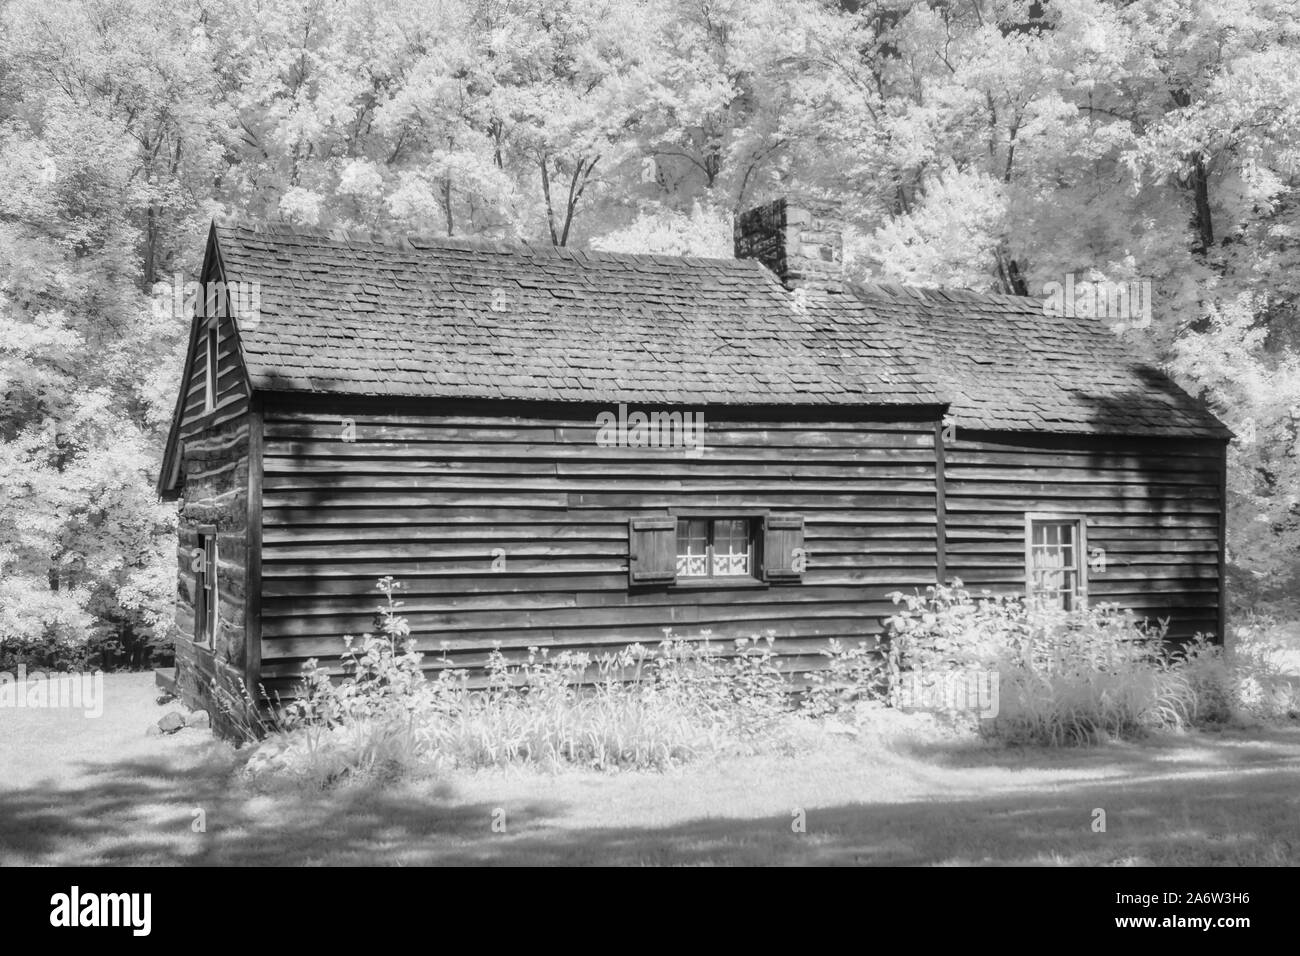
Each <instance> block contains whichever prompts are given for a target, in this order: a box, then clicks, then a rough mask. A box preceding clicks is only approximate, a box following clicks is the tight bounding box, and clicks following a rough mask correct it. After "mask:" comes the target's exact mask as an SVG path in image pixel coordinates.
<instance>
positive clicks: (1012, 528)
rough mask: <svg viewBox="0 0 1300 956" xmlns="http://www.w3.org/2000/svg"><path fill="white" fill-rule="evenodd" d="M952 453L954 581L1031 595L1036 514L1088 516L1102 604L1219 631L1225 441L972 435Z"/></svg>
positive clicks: (950, 557) (1094, 589)
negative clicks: (1028, 529) (1097, 553)
mask: <svg viewBox="0 0 1300 956" xmlns="http://www.w3.org/2000/svg"><path fill="white" fill-rule="evenodd" d="M955 439H956V440H950V441H948V442H947V444H946V448H945V468H944V473H945V485H944V487H945V510H946V537H947V558H946V567H947V574H948V576H949V577H958V578H960V579H961V580H962V581H963V582H964V583H966V584H967V585H968V586H970V587H971V589H972V590H984V589H987V590H990V591H993V592H1001V593H1006V592H1011V593H1023V592H1024V588H1025V523H1024V516H1025V512H1028V511H1035V512H1061V513H1066V514H1076V515H1082V516H1085V517H1086V519H1087V544H1088V548H1089V551H1090V552H1091V551H1093V550H1094V549H1102V550H1103V551H1104V555H1105V570H1099V569H1089V572H1088V590H1089V595H1090V599H1091V600H1092V601H1093V602H1094V603H1097V602H1101V601H1106V602H1114V603H1119V604H1121V605H1123V606H1125V607H1128V608H1131V609H1133V610H1134V611H1135V612H1137V613H1138V614H1139V615H1140V616H1142V617H1146V618H1150V619H1156V618H1161V619H1168V620H1169V621H1170V633H1171V635H1172V636H1175V637H1187V636H1190V635H1192V634H1194V633H1196V632H1198V631H1199V632H1205V633H1216V634H1217V633H1218V631H1219V629H1220V626H1219V598H1220V590H1219V585H1220V582H1219V574H1220V570H1219V560H1220V550H1219V549H1220V515H1221V513H1222V508H1223V500H1222V490H1221V487H1220V481H1219V475H1220V468H1221V465H1222V454H1223V445H1222V443H1221V442H1211V441H1200V442H1189V441H1179V440H1173V439H1142V440H1133V439H1123V438H1110V437H1107V438H1077V439H1064V438H1052V437H1045V436H1040V437H1036V438H1034V437H1026V436H1010V435H997V434H993V433H981V432H965V433H963V432H961V431H960V430H958V433H957V435H956V436H955Z"/></svg>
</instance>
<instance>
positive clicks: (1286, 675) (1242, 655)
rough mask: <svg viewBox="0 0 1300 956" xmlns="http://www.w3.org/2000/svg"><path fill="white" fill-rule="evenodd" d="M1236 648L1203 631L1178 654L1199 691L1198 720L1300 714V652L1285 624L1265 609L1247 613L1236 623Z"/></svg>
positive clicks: (1220, 721)
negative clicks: (1289, 638) (1292, 644)
mask: <svg viewBox="0 0 1300 956" xmlns="http://www.w3.org/2000/svg"><path fill="white" fill-rule="evenodd" d="M1232 638H1233V640H1232V649H1231V652H1230V653H1225V652H1224V650H1223V648H1222V647H1219V646H1218V645H1216V644H1211V643H1210V642H1209V641H1208V640H1206V639H1205V638H1204V637H1203V636H1200V635H1198V636H1197V639H1196V640H1194V641H1192V642H1191V643H1189V644H1188V645H1187V646H1186V647H1185V648H1183V649H1182V650H1181V651H1180V653H1179V657H1180V659H1181V661H1182V667H1183V669H1184V671H1185V673H1186V675H1187V678H1188V680H1189V681H1190V682H1191V685H1192V687H1193V689H1194V691H1195V700H1196V714H1195V720H1196V722H1197V723H1198V724H1202V725H1206V724H1209V725H1213V724H1227V723H1254V722H1259V721H1279V720H1288V719H1295V718H1296V717H1297V716H1300V667H1297V664H1298V663H1300V655H1297V653H1296V650H1295V649H1294V648H1292V647H1290V646H1289V642H1288V641H1287V639H1286V637H1285V635H1284V628H1283V627H1282V625H1280V624H1279V622H1278V621H1277V620H1276V619H1274V618H1271V617H1268V616H1265V615H1256V614H1248V615H1247V616H1246V618H1245V620H1243V621H1242V622H1240V623H1238V624H1236V625H1235V626H1234V627H1233V634H1232Z"/></svg>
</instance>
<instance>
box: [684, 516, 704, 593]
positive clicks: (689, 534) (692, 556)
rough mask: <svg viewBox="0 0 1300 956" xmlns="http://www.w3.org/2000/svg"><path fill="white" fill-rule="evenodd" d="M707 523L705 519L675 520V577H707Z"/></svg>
mask: <svg viewBox="0 0 1300 956" xmlns="http://www.w3.org/2000/svg"><path fill="white" fill-rule="evenodd" d="M708 554H709V522H708V519H706V518H679V519H677V575H678V577H687V578H702V577H706V576H708V573H709V566H708Z"/></svg>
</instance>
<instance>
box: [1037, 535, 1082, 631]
mask: <svg viewBox="0 0 1300 956" xmlns="http://www.w3.org/2000/svg"><path fill="white" fill-rule="evenodd" d="M1027 524H1028V526H1029V527H1028V529H1027V531H1028V535H1027V538H1028V540H1027V541H1026V549H1025V559H1026V560H1025V565H1026V566H1025V571H1026V585H1027V590H1028V592H1029V595H1030V597H1031V599H1032V600H1034V601H1035V602H1037V603H1039V604H1040V605H1044V606H1055V607H1059V608H1060V609H1062V610H1065V611H1070V610H1073V609H1074V608H1076V607H1077V606H1078V605H1079V604H1080V603H1081V602H1082V601H1083V600H1084V595H1085V589H1084V578H1083V563H1082V537H1083V519H1081V518H1032V517H1030V518H1028V519H1027Z"/></svg>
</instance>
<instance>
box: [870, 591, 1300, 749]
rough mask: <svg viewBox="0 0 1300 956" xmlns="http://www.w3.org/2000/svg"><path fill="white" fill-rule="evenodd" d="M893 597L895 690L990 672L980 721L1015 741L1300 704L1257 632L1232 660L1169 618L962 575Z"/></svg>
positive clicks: (1291, 681)
mask: <svg viewBox="0 0 1300 956" xmlns="http://www.w3.org/2000/svg"><path fill="white" fill-rule="evenodd" d="M894 597H895V602H896V603H898V602H901V603H902V604H903V609H902V610H900V611H899V613H898V614H896V615H894V616H893V617H892V618H890V620H889V622H888V626H889V630H890V641H889V652H888V659H889V673H890V690H891V697H892V699H893V700H894V701H895V702H896V703H897V702H898V701H899V696H900V690H901V688H902V687H903V681H904V679H905V678H908V677H910V676H912V675H915V674H917V673H928V674H932V675H933V674H945V673H949V674H957V675H961V674H966V673H971V672H974V671H982V672H986V673H990V674H992V675H993V678H994V680H996V681H997V686H998V694H997V698H996V701H997V707H996V708H995V710H996V713H995V714H991V715H985V719H981V720H980V728H981V730H982V731H984V732H985V733H987V734H989V735H991V736H994V737H998V738H1000V739H1003V740H1006V741H1009V742H1013V743H1039V744H1047V745H1053V746H1056V745H1062V744H1085V743H1092V742H1096V741H1099V740H1106V739H1117V738H1130V737H1134V736H1140V735H1142V734H1144V733H1147V732H1150V731H1154V730H1180V729H1184V728H1187V727H1191V726H1199V725H1205V724H1212V723H1215V722H1218V721H1223V720H1227V719H1230V718H1237V717H1241V716H1243V715H1251V716H1254V717H1256V718H1261V719H1284V718H1287V717H1289V716H1292V715H1294V713H1295V710H1296V707H1295V700H1296V696H1295V695H1296V688H1297V686H1298V685H1300V681H1297V680H1296V679H1295V677H1294V676H1292V677H1290V678H1288V677H1287V676H1286V675H1285V674H1284V673H1283V672H1282V670H1281V668H1280V667H1279V666H1278V665H1276V663H1270V662H1269V660H1268V653H1269V652H1268V651H1267V645H1266V644H1264V643H1263V642H1260V641H1258V640H1256V641H1245V642H1243V644H1242V650H1240V651H1239V652H1237V654H1236V655H1235V656H1233V657H1229V658H1225V657H1224V655H1223V653H1222V651H1221V649H1220V648H1218V647H1217V646H1214V645H1211V644H1209V643H1208V642H1207V641H1206V640H1205V639H1204V638H1198V639H1197V640H1195V641H1194V642H1192V643H1191V644H1190V645H1188V646H1187V647H1185V648H1176V647H1173V646H1171V645H1170V644H1169V643H1167V642H1166V631H1165V627H1164V625H1162V624H1159V623H1157V624H1156V625H1155V626H1147V625H1146V624H1145V623H1139V622H1136V621H1135V620H1134V619H1133V618H1132V616H1131V615H1130V614H1129V613H1127V612H1123V611H1121V610H1120V609H1119V608H1118V607H1116V606H1113V605H1106V604H1099V605H1096V606H1094V607H1090V608H1079V609H1075V610H1071V611H1064V610H1059V609H1045V608H1042V607H1037V606H1034V605H1033V604H1031V603H1028V602H1026V601H1025V600H1023V599H1021V598H1018V597H1014V598H1013V597H1006V596H997V597H992V596H986V597H984V598H982V599H976V598H975V597H973V596H972V595H971V594H970V593H969V592H968V591H966V590H965V589H964V588H963V587H962V586H961V582H960V581H955V582H954V583H953V585H952V586H950V587H949V586H943V587H931V588H929V589H927V593H926V594H919V593H918V594H912V595H903V594H901V593H899V594H896V595H895V596H894Z"/></svg>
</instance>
